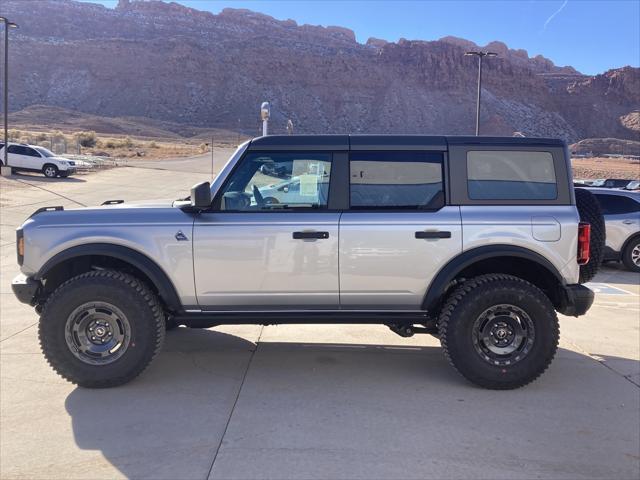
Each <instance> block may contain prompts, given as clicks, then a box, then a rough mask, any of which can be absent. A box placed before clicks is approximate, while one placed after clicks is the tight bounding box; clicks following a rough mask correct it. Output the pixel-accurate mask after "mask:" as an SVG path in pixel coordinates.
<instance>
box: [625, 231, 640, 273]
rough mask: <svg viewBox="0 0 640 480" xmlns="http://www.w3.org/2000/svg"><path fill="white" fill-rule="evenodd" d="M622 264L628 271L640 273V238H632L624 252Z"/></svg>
mask: <svg viewBox="0 0 640 480" xmlns="http://www.w3.org/2000/svg"><path fill="white" fill-rule="evenodd" d="M622 263H624V266H625V267H627V270H631V271H632V272H640V237H635V238H632V239H631V241H630V242H629V243H628V244H627V246H626V247H625V248H624V251H623V252H622Z"/></svg>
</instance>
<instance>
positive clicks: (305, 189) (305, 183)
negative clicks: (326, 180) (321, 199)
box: [300, 174, 318, 198]
mask: <svg viewBox="0 0 640 480" xmlns="http://www.w3.org/2000/svg"><path fill="white" fill-rule="evenodd" d="M300 196H301V197H314V198H318V177H317V175H309V174H304V175H300Z"/></svg>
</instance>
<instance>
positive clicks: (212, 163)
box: [211, 136, 213, 180]
mask: <svg viewBox="0 0 640 480" xmlns="http://www.w3.org/2000/svg"><path fill="white" fill-rule="evenodd" d="M211 180H213V136H212V137H211Z"/></svg>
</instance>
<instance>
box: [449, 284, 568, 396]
mask: <svg viewBox="0 0 640 480" xmlns="http://www.w3.org/2000/svg"><path fill="white" fill-rule="evenodd" d="M500 304H510V305H514V306H516V307H518V308H520V309H522V310H523V311H524V312H526V313H527V315H528V316H529V317H530V319H531V321H532V322H533V325H534V331H535V337H534V341H533V344H532V345H531V347H530V350H529V352H528V353H527V354H526V355H525V356H524V358H521V359H520V360H519V361H516V362H515V363H513V364H511V365H502V366H496V365H493V364H491V363H490V362H488V361H486V360H485V359H484V358H482V357H481V356H480V354H479V353H478V352H477V351H476V348H475V347H474V342H473V325H474V323H475V321H476V319H478V318H479V316H480V315H481V314H482V312H484V311H485V310H486V309H488V308H490V307H492V306H494V305H500ZM438 328H439V332H440V343H441V344H442V348H443V350H444V354H445V356H446V357H447V360H448V361H449V363H450V364H451V365H452V366H453V368H455V369H456V370H457V371H458V372H459V373H460V374H461V375H462V376H464V377H465V378H466V379H467V380H469V381H471V382H472V383H475V384H476V385H479V386H481V387H484V388H489V389H493V390H509V389H514V388H519V387H522V386H524V385H527V384H528V383H530V382H532V381H534V380H535V379H536V378H538V377H539V376H540V375H541V374H542V373H543V372H544V371H545V370H546V369H547V367H548V366H549V364H550V363H551V361H552V360H553V357H554V355H555V353H556V350H557V347H558V339H559V336H560V330H559V326H558V318H557V316H556V313H555V310H554V308H553V305H552V304H551V302H550V301H549V299H548V298H547V296H546V295H545V294H544V293H542V291H540V290H539V289H538V288H537V287H536V286H534V285H532V284H530V283H529V282H527V281H525V280H522V279H521V278H518V277H514V276H512V275H505V274H487V275H481V276H478V277H475V278H472V279H470V280H467V281H466V282H464V283H463V284H462V285H460V286H459V287H457V288H456V289H455V290H454V291H453V292H452V293H451V294H450V295H449V297H448V298H447V300H446V302H445V305H444V307H443V308H442V311H441V313H440V316H439V320H438Z"/></svg>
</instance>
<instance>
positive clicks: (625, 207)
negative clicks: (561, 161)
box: [588, 188, 640, 272]
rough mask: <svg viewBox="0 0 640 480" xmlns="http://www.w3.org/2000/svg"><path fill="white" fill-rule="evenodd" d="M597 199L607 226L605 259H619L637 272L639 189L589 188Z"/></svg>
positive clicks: (639, 254)
mask: <svg viewBox="0 0 640 480" xmlns="http://www.w3.org/2000/svg"><path fill="white" fill-rule="evenodd" d="M588 190H589V191H590V192H591V193H593V194H594V195H595V197H596V199H597V200H598V202H599V203H600V208H601V209H602V214H603V215H604V222H605V225H606V230H607V243H606V246H605V250H604V260H605V261H615V262H622V263H623V264H624V266H625V267H626V268H627V270H631V271H632V272H640V193H639V192H632V191H626V190H616V189H613V188H589V189H588Z"/></svg>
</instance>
